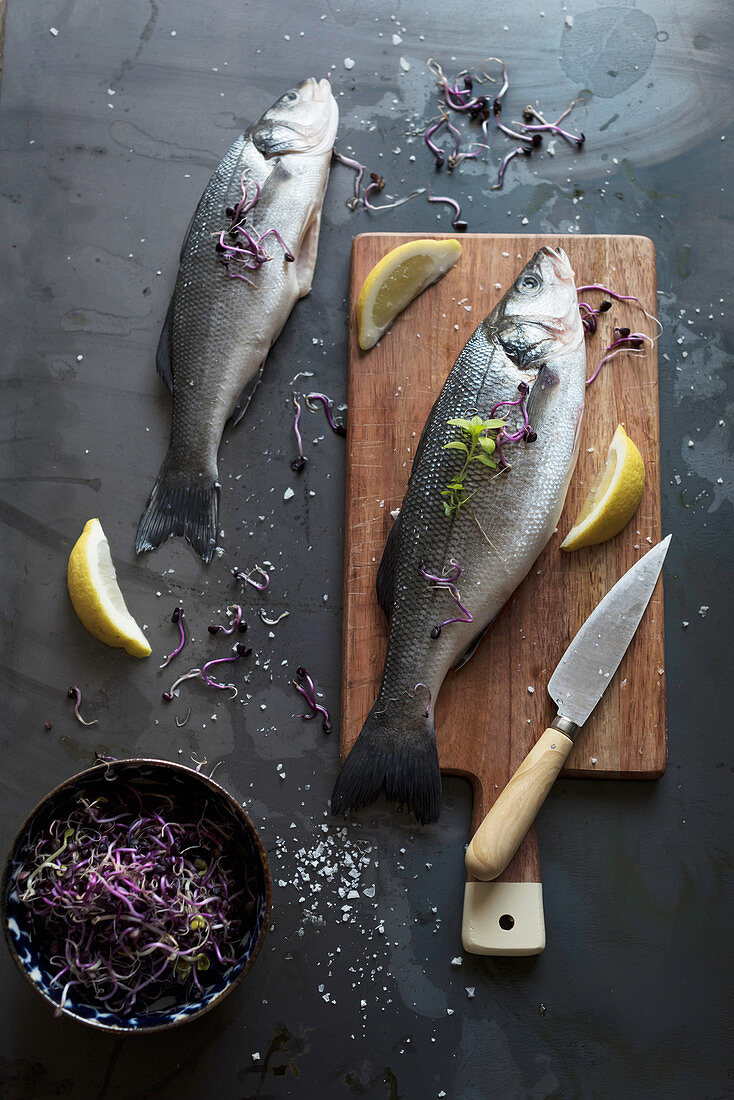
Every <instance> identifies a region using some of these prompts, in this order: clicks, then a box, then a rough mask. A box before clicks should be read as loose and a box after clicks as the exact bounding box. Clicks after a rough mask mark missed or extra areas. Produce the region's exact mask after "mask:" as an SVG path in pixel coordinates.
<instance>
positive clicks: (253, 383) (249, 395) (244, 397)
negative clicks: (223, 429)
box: [232, 362, 265, 425]
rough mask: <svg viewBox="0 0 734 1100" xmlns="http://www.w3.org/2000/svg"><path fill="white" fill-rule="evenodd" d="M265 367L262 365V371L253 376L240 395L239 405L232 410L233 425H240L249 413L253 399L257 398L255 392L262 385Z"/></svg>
mask: <svg viewBox="0 0 734 1100" xmlns="http://www.w3.org/2000/svg"><path fill="white" fill-rule="evenodd" d="M264 366H265V363H264V362H263V363H261V364H260V370H259V371H257V372H256V373H255V374H254V375H253V376H252V378H251V379H250V381H249V382H248V383H247V385H246V386H245V388H244V389H243V391H242V393H241V394H240V396H239V398H238V399H237V404H236V405H235V407H234V409H233V410H232V424H233V425H237V424H239V422H240V420H241V419H242V417H243V416H244V415H245V413H246V412H247V409H248V406H249V404H250V402H251V401H252V399H253V397H254V396H255V390H256V389H257V387H258V386H259V385H260V382H261V380H262V376H263V367H264Z"/></svg>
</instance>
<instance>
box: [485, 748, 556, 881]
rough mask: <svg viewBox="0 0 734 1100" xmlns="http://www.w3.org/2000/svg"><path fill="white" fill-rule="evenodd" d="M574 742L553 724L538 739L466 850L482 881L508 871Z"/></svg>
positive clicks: (489, 879)
mask: <svg viewBox="0 0 734 1100" xmlns="http://www.w3.org/2000/svg"><path fill="white" fill-rule="evenodd" d="M572 748H573V741H572V740H571V738H570V737H567V736H566V734H565V733H561V732H560V731H559V730H557V729H553V728H552V727H551V728H549V729H547V730H546V731H545V733H543V734H542V736H541V737H540V738H539V739H538V740H537V741H536V743H535V744H534V745H533V747H532V749H531V750H530V752H529V753H528V755H527V756H526V757H525V759H524V760H523V762H522V764H521V765H520V767H519V768H518V769H517V771H516V772H515V774H514V775H513V777H512V779H511V780H510V782H509V783H508V784H507V786H506V787H505V789H504V790H503V791H502V793H501V794H500V796H499V798H498V799H497V801H496V802H495V804H494V806H493V807H492V809H491V810H490V811H489V813H488V814H487V816H486V817H485V819H484V821H483V822H482V824H481V825H480V826H479V828H478V829H477V831H476V833H475V834H474V836H473V838H472V841H471V844H470V845H469V847H468V848H467V850H466V869H467V871H468V872H469V873H470V874H471V875H473V876H474V878H477V879H480V881H482V882H490V881H491V880H492V879H494V878H497V877H498V875H501V874H502V872H503V871H504V869H505V867H506V866H507V864H508V863H509V862H510V860H511V859H512V857H513V856H514V854H515V852H516V851H517V849H518V848H519V847H520V844H521V843H522V839H523V837H524V836H525V834H526V833H527V831H528V829H529V828H530V826H531V825H532V823H533V822H534V821H535V817H536V815H537V813H538V810H539V809H540V807H541V806H542V805H543V802H544V801H545V796H546V795H547V794H548V791H549V790H550V789H551V787H552V786H553V783H554V781H555V779H556V776H557V775H558V773H559V771H560V770H561V768H562V767H563V765H564V763H565V762H566V757H567V756H568V754H569V753H570V751H571V749H572Z"/></svg>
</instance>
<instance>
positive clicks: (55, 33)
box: [48, 27, 59, 38]
mask: <svg viewBox="0 0 734 1100" xmlns="http://www.w3.org/2000/svg"><path fill="white" fill-rule="evenodd" d="M48 30H49V34H52V35H53V36H54V38H57V37H58V33H59V32H58V31H57V30H56V27H49V28H48Z"/></svg>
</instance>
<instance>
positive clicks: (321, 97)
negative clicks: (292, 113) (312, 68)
mask: <svg viewBox="0 0 734 1100" xmlns="http://www.w3.org/2000/svg"><path fill="white" fill-rule="evenodd" d="M296 90H297V91H298V92H299V94H300V95H301V96H302V98H303V99H313V100H315V101H316V102H317V103H328V101H329V98H330V96H331V81H330V80H328V79H327V78H326V77H324V78H323V79H322V80H317V79H316V77H315V76H307V77H306V79H305V80H302V81H301V83H300V84H299V85H298V86H297V89H296Z"/></svg>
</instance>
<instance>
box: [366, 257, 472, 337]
mask: <svg viewBox="0 0 734 1100" xmlns="http://www.w3.org/2000/svg"><path fill="white" fill-rule="evenodd" d="M460 255H461V245H460V244H459V242H458V241H455V240H446V241H435V240H431V239H430V238H429V239H427V240H417V241H408V243H407V244H401V245H398V246H397V248H393V249H392V251H390V252H388V254H387V255H386V256H383V257H382V259H381V260H380V261H379V263H377V264H375V266H374V267H373V268H372V270H371V271H370V273H369V275H368V276H367V278H366V279H365V281H364V283H363V285H362V289H361V290H360V292H359V298H358V299H357V330H358V340H359V346H360V348H361V349H362V351H367V350H368V349H369V348H371V347H374V345H375V344H376V343H377V341H378V340H379V339H380V337H381V336H382V335H383V333H385V332H387V330H388V329H389V328H390V325H391V324H392V323H393V321H394V320H395V318H396V317H397V316H398V314H400V313H402V312H403V310H404V309H405V308H406V306H409V305H410V303H411V302H412V301H413V300H414V299H415V298H417V297H418V295H419V294H422V293H423V291H424V290H425V289H426V287H429V286H431V285H432V284H433V283H436V282H438V280H439V279H440V278H442V277H443V276H444V275H445V274H446V272H447V271H448V270H449V268H450V267H452V266H453V265H454V264H455V263H456V261H457V260H458V258H459V256H460Z"/></svg>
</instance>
